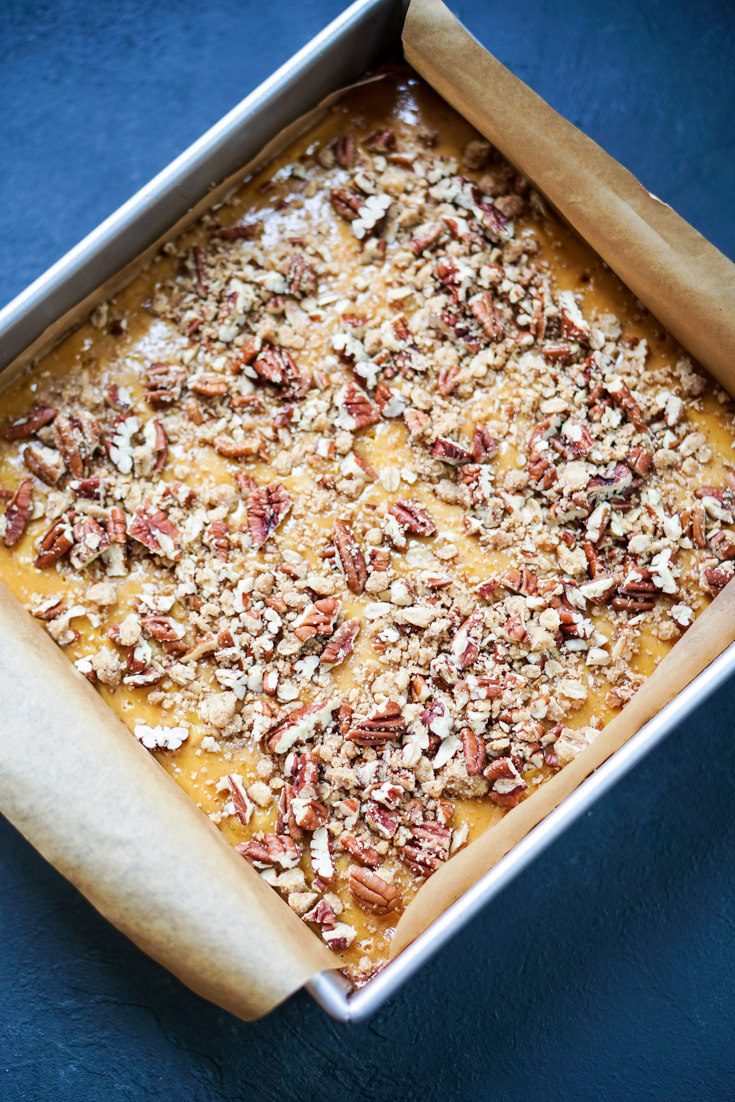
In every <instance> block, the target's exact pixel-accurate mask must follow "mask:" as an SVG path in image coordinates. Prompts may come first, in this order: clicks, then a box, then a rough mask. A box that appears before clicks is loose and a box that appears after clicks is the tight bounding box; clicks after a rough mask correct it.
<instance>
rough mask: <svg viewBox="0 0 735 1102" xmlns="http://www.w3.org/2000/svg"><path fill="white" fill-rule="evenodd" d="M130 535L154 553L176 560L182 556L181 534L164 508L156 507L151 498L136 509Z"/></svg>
mask: <svg viewBox="0 0 735 1102" xmlns="http://www.w3.org/2000/svg"><path fill="white" fill-rule="evenodd" d="M128 535H129V536H131V537H132V538H133V539H135V540H137V541H138V543H142V544H143V546H144V547H147V548H148V550H149V551H151V552H152V553H153V554H154V555H163V556H164V558H167V559H171V560H172V561H173V562H176V561H177V560H178V559H180V558H181V535H180V533H179V530H178V528H177V527H176V525H175V524H174V522H173V521H172V520H169V518H168V517H167V516H166V514H165V513H164V512H163V510H162V509H156V507H155V506H154V505H153V504H152V502H151V500H150V498H145V500H144V501H143V504H142V505H140V506H139V507H138V509H136V511H135V515H134V517H133V519H132V520H131V521H130V524H129V525H128Z"/></svg>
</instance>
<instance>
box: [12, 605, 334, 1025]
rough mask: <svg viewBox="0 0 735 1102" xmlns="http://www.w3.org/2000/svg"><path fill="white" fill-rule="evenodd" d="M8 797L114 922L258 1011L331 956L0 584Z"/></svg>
mask: <svg viewBox="0 0 735 1102" xmlns="http://www.w3.org/2000/svg"><path fill="white" fill-rule="evenodd" d="M0 700H2V708H3V724H2V728H1V729H0V808H1V809H2V812H3V814H4V815H6V816H7V818H8V819H9V820H10V822H11V823H13V824H14V825H15V826H16V827H17V828H18V830H20V831H21V833H22V834H24V835H25V837H26V838H27V839H28V841H29V842H31V844H32V845H34V846H35V847H36V849H37V850H39V852H40V853H42V854H43V856H44V857H45V858H46V860H47V861H50V862H51V864H52V865H54V866H55V867H56V868H57V869H58V870H59V872H61V873H62V874H63V875H64V876H65V877H66V878H67V879H68V880H71V882H72V884H75V885H76V887H77V888H79V890H80V891H81V892H83V894H84V895H86V897H87V899H89V900H90V902H91V903H92V904H93V905H94V906H95V907H96V908H97V910H98V911H100V912H101V913H102V914H103V915H104V916H105V917H106V918H108V919H109V920H110V922H112V923H113V924H114V925H115V926H117V927H118V929H120V930H122V931H123V933H125V934H127V935H128V937H130V938H131V939H132V940H133V941H134V942H135V943H136V944H137V945H139V946H140V948H141V949H143V950H144V951H145V952H146V953H148V954H149V955H150V956H152V957H153V958H154V959H155V960H157V961H160V963H161V964H163V965H165V967H166V968H168V969H169V970H170V971H171V972H173V973H174V975H176V976H178V977H179V979H181V980H183V982H184V983H185V984H187V985H188V986H189V987H191V988H192V989H193V990H194V991H196V992H197V993H198V994H200V995H203V996H204V997H205V998H207V999H211V1000H212V1001H213V1002H215V1003H218V1004H219V1005H220V1006H223V1007H225V1009H227V1010H229V1011H231V1012H232V1013H233V1014H237V1015H238V1016H239V1017H241V1018H245V1019H246V1020H250V1019H253V1018H257V1017H259V1016H260V1015H261V1014H265V1013H266V1012H267V1011H268V1010H270V1009H272V1007H274V1006H275V1005H276V1004H277V1003H279V1002H281V1001H282V1000H283V999H285V998H287V996H288V995H290V994H291V993H292V992H293V991H295V990H296V989H297V988H299V987H301V986H302V985H303V984H304V983H306V982H307V981H308V980H309V979H310V978H311V977H312V976H313V975H314V974H315V973H317V972H319V971H322V970H323V969H326V968H334V967H335V963H336V962H335V957H334V955H333V954H332V953H331V952H330V951H329V950H328V949H327V947H326V946H325V945H323V944H322V942H321V941H320V940H319V939H318V938H317V937H315V936H314V934H313V933H312V932H311V930H310V929H309V928H308V927H307V926H306V925H305V924H304V923H303V922H302V921H301V919H300V918H297V917H296V915H295V914H294V913H293V911H291V910H290V908H289V907H288V905H287V904H286V903H285V902H284V901H283V900H282V899H281V898H280V897H279V896H278V895H277V893H276V892H274V891H273V889H272V888H270V887H269V886H268V885H267V884H266V883H264V881H263V880H261V878H260V876H259V875H258V874H257V872H255V870H254V869H253V868H252V867H251V866H250V865H249V864H248V862H247V861H245V860H244V858H242V857H241V856H240V855H239V854H238V853H236V852H235V850H234V849H233V848H232V847H231V846H230V845H228V843H227V842H226V841H225V838H224V836H223V835H222V834H221V833H220V831H218V830H217V828H216V827H215V826H214V825H213V824H212V823H210V822H209V820H208V819H207V818H206V816H205V815H203V814H202V812H201V811H200V810H199V808H198V807H196V805H195V804H194V803H193V802H192V801H191V800H190V799H189V797H188V796H187V795H185V793H184V792H183V791H182V789H180V788H179V786H178V785H177V784H176V782H175V781H173V780H172V779H171V778H170V777H169V776H168V774H167V773H166V772H165V770H164V769H162V768H161V766H160V765H159V764H158V762H157V761H156V760H155V758H153V757H151V755H150V754H149V753H148V751H147V750H145V749H144V748H143V747H142V746H141V745H140V743H139V742H137V741H136V739H135V738H133V736H132V735H131V734H130V732H129V731H128V729H127V727H126V726H125V725H124V724H123V723H122V722H121V721H120V720H119V719H118V718H117V717H116V716H115V714H114V713H113V712H112V710H111V709H110V708H109V707H108V706H107V704H106V703H105V702H104V700H103V699H102V697H101V696H99V694H98V693H97V692H96V691H95V690H94V689H93V688H92V686H91V685H90V684H89V682H88V681H87V680H86V678H84V677H83V676H82V675H81V674H79V673H78V672H77V671H76V670H75V669H74V667H73V666H72V664H71V663H70V662H69V659H68V658H67V657H66V655H65V654H64V653H63V651H62V650H60V649H59V647H57V646H56V644H55V643H54V642H53V640H52V639H51V637H50V636H49V635H48V634H47V633H46V632H45V631H44V629H43V628H42V627H41V625H40V624H39V622H38V621H37V620H34V619H33V618H32V617H31V616H29V615H28V613H27V612H26V611H25V609H23V608H22V606H21V605H20V604H19V603H18V602H17V601H16V600H15V598H14V597H12V596H11V594H10V593H9V592H8V590H7V589H6V588H5V586H4V585H0Z"/></svg>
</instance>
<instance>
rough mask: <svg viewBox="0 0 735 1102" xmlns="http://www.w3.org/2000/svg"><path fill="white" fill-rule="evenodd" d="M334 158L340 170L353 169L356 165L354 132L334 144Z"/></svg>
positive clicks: (338, 139)
mask: <svg viewBox="0 0 735 1102" xmlns="http://www.w3.org/2000/svg"><path fill="white" fill-rule="evenodd" d="M334 156H335V157H336V159H337V164H338V165H339V166H340V168H352V166H353V165H354V163H355V135H354V134H353V133H352V132H348V133H347V134H343V135H342V137H341V138H337V140H336V142H335V143H334Z"/></svg>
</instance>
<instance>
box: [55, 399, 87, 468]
mask: <svg viewBox="0 0 735 1102" xmlns="http://www.w3.org/2000/svg"><path fill="white" fill-rule="evenodd" d="M54 440H55V442H56V447H57V448H58V450H59V451H60V452H61V454H62V456H63V458H64V461H65V462H66V465H67V467H68V468H69V472H70V473H71V475H72V477H73V478H82V477H83V475H84V473H85V470H84V465H85V464H84V461H85V457H86V447H85V441H84V435H83V433H82V431H81V427H80V426H79V425H78V424H75V422H74V421H73V420H72V418H71V417H69V416H67V414H65V413H59V414H57V416H56V419H55V420H54Z"/></svg>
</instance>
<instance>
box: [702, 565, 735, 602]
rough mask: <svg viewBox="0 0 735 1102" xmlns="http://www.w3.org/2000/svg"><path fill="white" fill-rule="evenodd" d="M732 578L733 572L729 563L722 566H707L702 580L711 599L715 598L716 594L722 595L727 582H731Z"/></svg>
mask: <svg viewBox="0 0 735 1102" xmlns="http://www.w3.org/2000/svg"><path fill="white" fill-rule="evenodd" d="M733 576H734V572H733V569H732V566H731V564H730V563H723V565H722V566H707V567H705V570H704V578H705V581H706V582H707V585H708V586H709V589H710V592H711V594H712V596H713V597H717V596H718V594H720V593H722V590H723V589H724V588H725V586H726V585H727V584H728V582H731V581H732V579H733Z"/></svg>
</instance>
